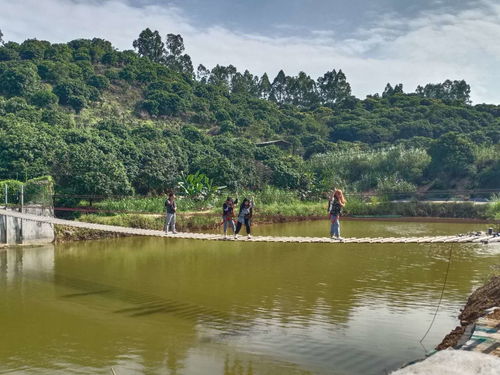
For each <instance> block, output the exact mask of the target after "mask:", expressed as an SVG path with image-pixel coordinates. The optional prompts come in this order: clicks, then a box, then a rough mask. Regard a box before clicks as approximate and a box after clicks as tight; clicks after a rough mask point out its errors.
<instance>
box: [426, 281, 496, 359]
mask: <svg viewBox="0 0 500 375" xmlns="http://www.w3.org/2000/svg"><path fill="white" fill-rule="evenodd" d="M495 306H500V276H493V277H492V278H491V279H490V280H489V281H488V282H487V283H486V284H485V285H483V286H482V287H480V288H478V289H477V290H475V291H474V292H473V293H472V294H471V295H470V297H469V299H468V300H467V303H466V304H465V307H464V308H463V309H462V312H461V313H460V315H459V316H458V318H459V319H460V326H458V327H456V328H455V329H454V330H453V331H451V332H450V333H449V334H448V335H446V337H445V338H444V339H443V341H442V342H441V343H440V344H439V345H438V346H437V347H436V349H437V350H443V349H446V348H449V347H454V346H456V345H457V343H458V341H459V340H460V338H461V337H462V335H463V334H464V333H465V329H466V327H467V326H468V325H469V324H472V323H474V322H475V321H476V320H477V319H478V318H479V317H481V316H483V315H485V314H486V310H487V309H489V308H491V307H495Z"/></svg>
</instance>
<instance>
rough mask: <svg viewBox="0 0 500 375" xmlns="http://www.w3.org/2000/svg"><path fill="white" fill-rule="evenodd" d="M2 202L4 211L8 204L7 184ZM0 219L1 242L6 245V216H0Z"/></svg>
mask: <svg viewBox="0 0 500 375" xmlns="http://www.w3.org/2000/svg"><path fill="white" fill-rule="evenodd" d="M4 202H5V209H7V204H8V203H9V187H8V186H7V184H5V189H4ZM0 219H1V220H2V228H3V231H2V232H3V233H2V242H3V243H7V242H8V239H7V234H8V232H7V216H5V215H1V216H0Z"/></svg>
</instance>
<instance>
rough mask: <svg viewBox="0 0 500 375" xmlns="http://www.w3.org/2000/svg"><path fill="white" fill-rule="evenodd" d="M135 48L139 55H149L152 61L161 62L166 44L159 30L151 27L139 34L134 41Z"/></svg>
mask: <svg viewBox="0 0 500 375" xmlns="http://www.w3.org/2000/svg"><path fill="white" fill-rule="evenodd" d="M133 46H134V48H135V49H136V50H137V53H138V54H139V56H143V57H148V58H149V59H150V60H151V61H154V62H161V61H162V60H163V55H164V50H165V44H164V43H163V42H162V40H161V36H160V33H159V32H158V31H156V30H155V31H151V30H150V29H149V28H147V29H145V30H143V31H142V32H141V33H140V34H139V38H137V39H136V40H134V42H133Z"/></svg>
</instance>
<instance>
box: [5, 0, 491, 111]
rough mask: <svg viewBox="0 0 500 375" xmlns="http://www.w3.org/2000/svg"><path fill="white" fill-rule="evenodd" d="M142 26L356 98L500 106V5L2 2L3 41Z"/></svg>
mask: <svg viewBox="0 0 500 375" xmlns="http://www.w3.org/2000/svg"><path fill="white" fill-rule="evenodd" d="M146 27H149V28H151V29H153V30H158V31H159V32H160V34H161V35H162V36H165V35H166V34H168V33H174V34H181V35H182V36H183V38H184V43H185V46H186V52H187V53H188V54H189V55H190V56H191V58H192V59H193V63H194V64H195V66H196V65H198V64H200V63H202V64H204V65H205V66H206V67H210V68H211V67H213V66H215V65H216V64H221V65H229V64H233V65H234V66H236V67H237V68H238V69H239V70H242V71H243V70H244V69H248V70H250V71H251V72H252V73H254V74H257V75H259V76H260V75H262V74H263V73H264V72H267V73H268V74H269V76H270V77H271V79H272V78H273V77H274V76H275V75H276V73H277V72H278V71H279V70H280V69H283V70H284V71H285V73H286V74H288V75H296V74H297V73H298V72H299V71H304V72H306V73H307V74H309V75H311V77H313V78H317V77H318V76H321V75H323V74H324V73H325V72H326V71H329V70H332V69H336V70H339V69H342V71H343V72H344V73H345V74H346V76H347V79H348V81H349V83H350V84H351V87H352V91H353V94H354V95H356V96H357V97H359V98H364V97H365V96H366V95H370V94H374V93H380V92H382V91H383V89H384V87H385V85H386V84H387V83H388V82H389V83H391V84H392V85H396V84H398V83H403V86H404V90H405V92H413V91H415V88H416V87H417V85H425V84H427V83H438V82H443V81H444V80H446V79H451V80H460V79H465V80H466V81H467V82H468V83H469V84H470V85H471V89H472V92H471V99H472V101H473V103H475V104H478V103H491V104H500V69H499V67H500V43H498V41H499V40H500V0H349V1H345V0H168V1H167V0H15V1H13V0H0V30H1V31H2V32H3V34H4V40H12V41H16V42H22V41H23V40H25V39H28V38H36V39H40V40H48V41H50V42H68V41H70V40H73V39H77V38H93V37H100V38H104V39H107V40H109V41H111V42H112V43H113V44H114V45H115V47H117V48H118V49H120V50H124V49H132V42H133V40H134V39H136V38H137V36H138V35H139V33H140V32H141V30H143V29H145V28H146Z"/></svg>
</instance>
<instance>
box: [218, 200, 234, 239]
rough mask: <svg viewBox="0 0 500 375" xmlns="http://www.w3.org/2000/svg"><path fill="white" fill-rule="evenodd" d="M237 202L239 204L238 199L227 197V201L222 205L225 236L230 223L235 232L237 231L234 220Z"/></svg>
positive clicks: (225, 236)
mask: <svg viewBox="0 0 500 375" xmlns="http://www.w3.org/2000/svg"><path fill="white" fill-rule="evenodd" d="M235 204H238V199H236V200H233V198H231V197H227V199H226V201H225V202H224V204H223V205H222V224H223V225H224V238H227V227H228V225H230V226H231V229H232V230H233V234H234V233H235V232H236V226H235V224H234V221H233V217H234V205H235Z"/></svg>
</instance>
